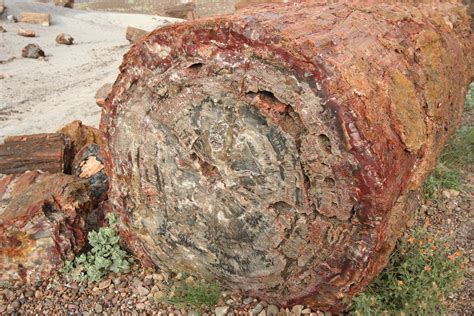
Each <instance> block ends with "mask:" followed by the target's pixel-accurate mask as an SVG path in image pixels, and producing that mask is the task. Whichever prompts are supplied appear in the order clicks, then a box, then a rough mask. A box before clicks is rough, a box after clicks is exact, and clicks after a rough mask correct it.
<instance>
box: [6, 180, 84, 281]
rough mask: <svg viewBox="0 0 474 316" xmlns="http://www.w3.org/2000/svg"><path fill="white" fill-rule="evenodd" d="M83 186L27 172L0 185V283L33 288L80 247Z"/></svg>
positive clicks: (57, 268) (82, 231)
mask: <svg viewBox="0 0 474 316" xmlns="http://www.w3.org/2000/svg"><path fill="white" fill-rule="evenodd" d="M89 194H90V191H89V188H88V185H87V182H86V181H85V180H82V179H79V178H77V177H74V176H70V175H65V174H59V173H57V174H52V175H50V174H48V173H43V172H41V171H28V172H25V173H23V174H21V175H8V176H4V177H3V178H1V179H0V271H1V273H0V280H1V281H11V282H13V281H18V280H21V281H26V282H31V283H34V282H36V281H37V280H41V279H43V278H46V277H48V276H49V275H50V274H52V273H55V272H57V271H58V270H59V269H60V268H61V267H62V265H63V262H64V260H71V259H72V258H73V257H74V254H75V253H77V252H78V251H79V250H80V249H81V248H82V247H83V246H84V244H85V237H86V231H85V218H86V216H87V214H88V212H89V211H90V209H91V207H92V199H91V197H90V196H89Z"/></svg>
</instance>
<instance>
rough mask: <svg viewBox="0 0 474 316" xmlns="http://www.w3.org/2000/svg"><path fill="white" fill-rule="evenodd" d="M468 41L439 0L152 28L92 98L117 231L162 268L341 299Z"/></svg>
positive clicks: (415, 161) (466, 72)
mask: <svg viewBox="0 0 474 316" xmlns="http://www.w3.org/2000/svg"><path fill="white" fill-rule="evenodd" d="M367 2H369V1H367ZM472 51H473V41H472V35H471V31H470V25H469V17H468V15H467V14H466V11H465V8H463V7H462V6H461V5H459V4H451V3H430V4H417V5H411V4H404V3H394V4H375V5H370V6H367V5H364V4H347V3H340V4H335V5H331V6H325V5H318V4H316V3H314V2H313V3H307V4H297V5H295V4H291V5H280V6H274V5H267V6H262V7H260V8H250V9H247V10H243V11H240V12H238V13H237V14H234V15H228V16H223V17H217V18H214V19H206V20H200V21H194V22H188V23H182V24H179V25H173V26H166V27H164V28H161V29H158V30H155V31H154V32H152V33H151V34H150V35H148V36H147V37H145V39H144V40H142V42H140V43H139V44H137V45H135V46H134V47H133V48H132V49H131V50H130V51H129V53H128V54H127V55H126V56H125V58H124V62H123V64H122V66H121V74H120V76H119V77H118V78H117V80H116V82H115V84H114V87H113V89H112V92H111V94H110V95H109V97H108V98H107V101H106V104H105V106H104V108H103V113H102V114H103V115H102V122H101V129H102V130H103V132H104V133H105V136H106V138H107V140H108V141H107V146H106V147H105V153H106V156H104V157H105V160H106V169H107V172H108V174H109V179H110V185H111V189H110V190H109V201H110V202H111V205H112V207H113V208H114V209H115V210H116V211H118V212H120V213H121V214H122V219H123V221H122V222H123V223H124V225H123V229H122V232H123V236H124V237H126V238H127V242H128V244H129V245H130V248H131V249H132V250H133V251H134V252H135V253H136V254H137V255H138V256H140V258H145V259H146V258H148V259H150V260H151V261H153V262H155V263H156V264H158V265H159V266H160V268H162V269H168V270H172V271H189V272H191V273H195V274H198V275H200V276H203V277H207V278H215V279H217V280H219V281H220V282H222V283H223V284H224V286H227V287H230V288H234V289H235V288H239V289H241V290H243V291H245V292H247V294H248V295H251V296H257V297H260V298H262V299H265V300H266V301H267V302H273V303H277V304H279V305H290V304H295V303H301V304H307V305H310V306H313V307H316V308H319V309H324V310H332V311H335V312H339V311H341V310H342V309H343V308H344V307H345V304H347V302H349V300H350V298H351V296H352V295H354V294H355V293H358V292H359V291H361V289H362V288H363V287H364V286H365V285H366V284H367V283H368V282H369V281H370V280H371V279H372V278H373V277H374V276H375V275H377V274H378V273H379V271H380V270H381V269H382V268H383V267H384V265H385V264H386V261H387V258H388V257H389V254H390V252H391V250H392V249H393V246H394V244H395V242H396V240H397V238H398V236H399V235H400V234H401V232H402V231H403V229H404V225H405V223H406V219H407V218H408V217H409V216H410V212H411V210H412V209H413V207H414V205H416V199H414V198H413V196H416V190H417V189H418V188H419V186H420V184H421V182H422V180H423V179H424V178H425V176H426V175H427V173H428V172H429V171H430V170H431V168H432V166H433V165H434V161H435V159H436V156H437V154H438V153H439V151H440V150H441V148H442V146H443V144H444V143H445V142H446V140H447V138H448V137H449V135H450V134H451V133H452V132H453V131H454V130H455V128H456V127H457V124H458V122H459V120H460V117H461V112H462V108H463V101H464V97H465V93H466V91H467V83H468V82H469V80H470V79H471V78H472V74H473V72H472V65H473V54H472ZM460 60H462V61H463V62H459V61H460Z"/></svg>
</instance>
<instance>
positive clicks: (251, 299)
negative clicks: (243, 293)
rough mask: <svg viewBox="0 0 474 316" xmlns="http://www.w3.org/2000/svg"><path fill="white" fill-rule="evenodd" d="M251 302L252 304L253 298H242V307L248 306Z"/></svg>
mask: <svg viewBox="0 0 474 316" xmlns="http://www.w3.org/2000/svg"><path fill="white" fill-rule="evenodd" d="M252 302H253V297H246V298H244V301H243V303H244V305H249V304H250V303H252Z"/></svg>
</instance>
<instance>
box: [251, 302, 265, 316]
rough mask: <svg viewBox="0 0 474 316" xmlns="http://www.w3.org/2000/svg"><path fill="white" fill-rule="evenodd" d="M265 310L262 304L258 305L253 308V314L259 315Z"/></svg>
mask: <svg viewBox="0 0 474 316" xmlns="http://www.w3.org/2000/svg"><path fill="white" fill-rule="evenodd" d="M262 310H263V305H262V304H261V303H258V304H257V305H255V307H254V308H252V313H253V314H254V315H257V314H259V313H260V312H261V311H262Z"/></svg>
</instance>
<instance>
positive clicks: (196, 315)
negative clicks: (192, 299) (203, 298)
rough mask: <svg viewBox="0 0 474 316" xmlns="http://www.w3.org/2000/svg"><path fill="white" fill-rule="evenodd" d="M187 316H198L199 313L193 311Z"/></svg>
mask: <svg viewBox="0 0 474 316" xmlns="http://www.w3.org/2000/svg"><path fill="white" fill-rule="evenodd" d="M188 316H199V312H198V311H197V310H195V309H192V310H190V311H188Z"/></svg>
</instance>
